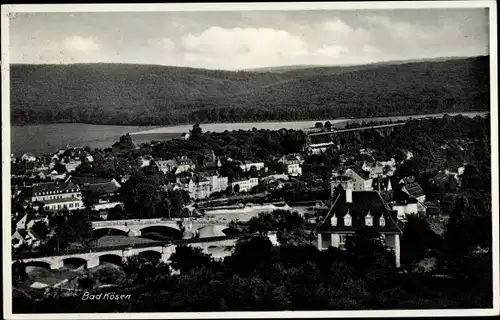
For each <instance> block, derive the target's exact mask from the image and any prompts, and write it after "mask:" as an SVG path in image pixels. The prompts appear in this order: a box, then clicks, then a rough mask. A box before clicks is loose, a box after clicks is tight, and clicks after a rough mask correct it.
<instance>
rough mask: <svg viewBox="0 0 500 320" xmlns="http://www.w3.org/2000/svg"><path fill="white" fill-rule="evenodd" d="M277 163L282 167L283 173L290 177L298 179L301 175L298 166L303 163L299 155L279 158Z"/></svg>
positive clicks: (300, 169)
mask: <svg viewBox="0 0 500 320" xmlns="http://www.w3.org/2000/svg"><path fill="white" fill-rule="evenodd" d="M278 162H280V163H281V164H282V165H283V166H284V169H285V172H286V173H287V174H289V175H290V176H292V177H298V176H301V175H302V168H301V167H300V165H301V164H302V163H303V160H302V158H301V157H300V156H299V155H295V154H291V155H287V156H284V157H283V158H281V159H280V160H279V161H278Z"/></svg>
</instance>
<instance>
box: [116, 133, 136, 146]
mask: <svg viewBox="0 0 500 320" xmlns="http://www.w3.org/2000/svg"><path fill="white" fill-rule="evenodd" d="M119 143H120V149H121V150H130V149H133V148H134V142H133V141H132V137H131V136H130V134H129V133H127V134H125V135H122V136H121V137H120V140H119Z"/></svg>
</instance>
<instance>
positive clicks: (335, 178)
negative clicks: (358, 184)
mask: <svg viewBox="0 0 500 320" xmlns="http://www.w3.org/2000/svg"><path fill="white" fill-rule="evenodd" d="M339 186H340V187H342V189H343V190H346V189H348V188H351V189H353V188H354V181H353V179H352V178H351V177H349V176H346V175H342V174H338V173H337V172H333V174H332V178H331V180H330V190H331V194H332V197H333V196H334V195H335V193H336V192H337V190H338V188H339Z"/></svg>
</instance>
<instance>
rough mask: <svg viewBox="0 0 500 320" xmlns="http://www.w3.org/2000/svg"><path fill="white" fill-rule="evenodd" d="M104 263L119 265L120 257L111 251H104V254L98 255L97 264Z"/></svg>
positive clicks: (120, 262) (120, 263)
mask: <svg viewBox="0 0 500 320" xmlns="http://www.w3.org/2000/svg"><path fill="white" fill-rule="evenodd" d="M104 263H111V264H114V265H117V266H121V265H122V257H121V256H119V255H117V254H113V253H106V254H103V255H100V256H99V264H100V265H101V264H104Z"/></svg>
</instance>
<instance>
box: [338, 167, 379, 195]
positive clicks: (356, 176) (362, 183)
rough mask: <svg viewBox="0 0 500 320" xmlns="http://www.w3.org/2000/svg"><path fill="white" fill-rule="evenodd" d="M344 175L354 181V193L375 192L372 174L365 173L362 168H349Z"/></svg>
mask: <svg viewBox="0 0 500 320" xmlns="http://www.w3.org/2000/svg"><path fill="white" fill-rule="evenodd" d="M344 175H345V176H347V177H350V178H351V179H352V182H353V190H354V191H369V190H373V188H372V185H373V180H372V178H371V177H370V174H369V173H368V172H366V171H363V170H362V169H361V168H354V169H352V168H348V169H347V170H345V173H344Z"/></svg>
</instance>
